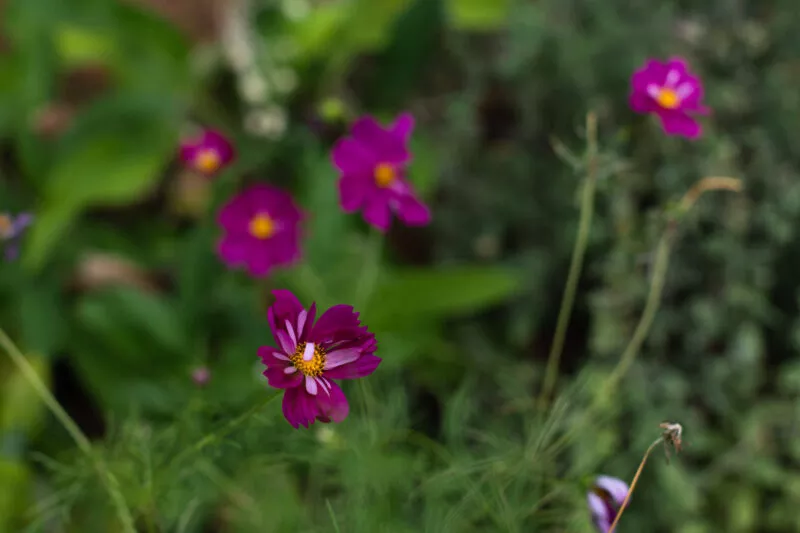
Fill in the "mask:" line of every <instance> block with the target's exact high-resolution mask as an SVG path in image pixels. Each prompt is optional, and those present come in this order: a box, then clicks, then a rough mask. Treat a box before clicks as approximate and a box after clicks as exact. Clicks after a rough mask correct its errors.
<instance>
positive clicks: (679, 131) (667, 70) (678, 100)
mask: <svg viewBox="0 0 800 533" xmlns="http://www.w3.org/2000/svg"><path fill="white" fill-rule="evenodd" d="M702 99H703V85H702V84H701V83H700V79H699V78H698V77H696V76H694V75H693V74H692V73H691V72H689V67H688V66H687V64H686V61H684V60H683V59H681V58H671V59H669V60H668V61H667V62H666V63H662V62H660V61H657V60H655V59H651V60H649V61H647V62H646V63H645V64H644V66H643V67H642V68H640V69H639V70H637V71H636V72H634V73H633V76H632V78H631V94H630V106H631V109H633V110H634V111H635V112H637V113H655V114H656V115H657V116H658V118H659V119H660V120H661V125H662V126H663V128H664V131H665V132H666V133H667V135H682V136H684V137H687V138H689V139H697V138H698V137H700V133H701V128H700V124H699V123H698V122H697V121H696V120H695V119H694V118H692V116H691V115H694V114H697V115H706V114H708V113H709V109H708V108H707V107H705V106H704V105H703V104H702Z"/></svg>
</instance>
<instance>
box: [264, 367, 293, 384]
mask: <svg viewBox="0 0 800 533" xmlns="http://www.w3.org/2000/svg"><path fill="white" fill-rule="evenodd" d="M263 374H264V376H265V377H266V378H267V382H268V383H269V386H270V387H275V388H276V389H289V388H292V387H297V386H298V385H300V384H301V383H302V382H303V373H302V372H300V371H299V370H297V369H296V368H295V367H293V366H291V365H289V366H284V367H281V366H270V367H267V369H266V370H264V372H263Z"/></svg>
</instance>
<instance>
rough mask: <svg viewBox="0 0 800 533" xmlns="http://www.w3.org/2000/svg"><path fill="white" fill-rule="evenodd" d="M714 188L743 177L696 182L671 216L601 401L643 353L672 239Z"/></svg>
mask: <svg viewBox="0 0 800 533" xmlns="http://www.w3.org/2000/svg"><path fill="white" fill-rule="evenodd" d="M711 190H729V191H733V192H740V191H741V190H742V182H741V180H738V179H735V178H726V177H706V178H703V179H701V180H700V181H698V182H697V183H695V185H694V186H692V188H691V189H689V191H688V192H686V194H684V195H683V198H681V201H680V203H679V204H678V207H677V208H676V209H675V211H673V212H672V214H671V215H670V216H669V218H668V221H667V228H666V229H665V230H664V234H663V235H662V237H661V240H660V241H659V244H658V248H657V250H656V258H655V264H654V267H653V276H652V278H651V281H650V290H649V291H648V295H647V301H646V303H645V308H644V310H643V311H642V316H641V318H640V319H639V323H638V324H637V325H636V329H635V330H634V333H633V337H631V340H630V342H629V343H628V345H627V346H626V347H625V351H623V353H622V355H621V356H620V360H619V363H617V365H616V367H615V368H614V370H613V371H612V372H611V375H610V376H609V378H608V379H607V380H606V382H605V385H604V386H603V388H602V391H601V392H602V394H601V395H600V400H601V401H602V402H605V401H608V399H609V398H610V397H611V395H612V394H613V393H614V391H615V390H616V388H617V387H618V385H619V382H620V381H621V380H622V378H623V377H624V376H625V373H626V372H627V371H628V369H629V368H630V366H631V364H632V363H633V361H634V360H635V358H636V355H637V354H638V353H639V349H640V348H641V345H642V344H643V343H644V340H645V339H646V338H647V334H648V333H649V331H650V327H651V326H652V324H653V320H654V319H655V315H656V312H657V311H658V307H659V305H660V303H661V294H662V292H663V289H664V282H665V280H666V276H667V266H668V265H669V254H670V251H671V244H672V239H673V238H674V236H675V233H676V232H677V229H678V224H679V222H680V220H681V219H682V218H683V216H685V215H686V214H687V213H688V212H689V211H690V210H691V208H692V206H693V205H694V204H695V202H696V201H697V200H698V199H699V198H700V196H701V195H702V194H703V193H704V192H706V191H711ZM601 401H595V402H594V403H592V404H590V405H589V407H588V408H587V409H586V410H585V411H583V416H582V417H580V418H579V419H578V420H577V422H576V423H574V424H572V425H571V426H570V429H569V430H568V431H566V432H565V433H564V434H563V435H562V436H561V437H560V438H559V439H558V440H557V441H556V443H555V444H554V446H560V445H562V444H564V443H565V442H567V441H568V440H569V439H570V438H571V437H572V436H573V435H574V434H575V433H577V432H578V431H579V430H580V429H582V428H583V426H584V424H586V423H588V422H590V421H592V420H595V419H596V416H595V415H596V412H597V410H598V407H599V406H600V405H601Z"/></svg>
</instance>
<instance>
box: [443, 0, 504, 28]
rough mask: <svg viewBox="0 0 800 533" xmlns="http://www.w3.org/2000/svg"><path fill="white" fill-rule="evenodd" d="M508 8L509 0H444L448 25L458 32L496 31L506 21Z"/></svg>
mask: <svg viewBox="0 0 800 533" xmlns="http://www.w3.org/2000/svg"><path fill="white" fill-rule="evenodd" d="M510 8H511V2H510V0H446V9H447V14H448V18H449V20H450V23H451V25H452V26H453V27H454V28H456V29H458V30H478V31H491V30H496V29H498V28H500V27H502V26H503V25H504V24H505V23H506V21H507V20H508V14H509V9H510Z"/></svg>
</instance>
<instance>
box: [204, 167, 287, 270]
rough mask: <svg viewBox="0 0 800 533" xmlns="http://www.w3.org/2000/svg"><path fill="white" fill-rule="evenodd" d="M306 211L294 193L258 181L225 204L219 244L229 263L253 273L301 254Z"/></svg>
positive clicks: (219, 219) (220, 252) (226, 261)
mask: <svg viewBox="0 0 800 533" xmlns="http://www.w3.org/2000/svg"><path fill="white" fill-rule="evenodd" d="M302 218H303V214H302V212H301V211H300V209H299V208H298V207H297V206H296V205H295V203H294V200H292V197H291V196H290V195H289V194H288V193H286V192H284V191H282V190H281V189H278V188H277V187H273V186H272V185H267V184H263V183H262V184H256V185H251V186H250V187H248V188H247V189H245V190H243V191H242V192H240V193H239V194H238V195H236V196H234V197H233V198H232V199H230V200H229V201H228V203H227V204H225V205H224V206H223V207H222V210H221V211H220V213H219V216H218V218H217V221H218V222H219V224H220V226H222V228H223V230H224V232H225V233H224V235H223V237H222V239H221V240H220V242H219V245H218V246H217V251H218V252H219V255H220V257H221V258H222V261H223V262H225V263H226V264H227V265H228V266H229V267H232V268H236V267H240V266H244V267H246V268H247V270H248V272H249V273H250V275H251V276H253V277H261V276H266V275H268V274H269V273H270V271H271V270H272V268H273V267H275V266H280V265H289V264H291V263H294V262H295V261H297V260H298V259H299V258H300V237H301V228H300V222H301V220H302Z"/></svg>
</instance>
